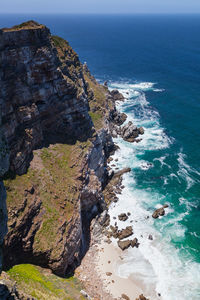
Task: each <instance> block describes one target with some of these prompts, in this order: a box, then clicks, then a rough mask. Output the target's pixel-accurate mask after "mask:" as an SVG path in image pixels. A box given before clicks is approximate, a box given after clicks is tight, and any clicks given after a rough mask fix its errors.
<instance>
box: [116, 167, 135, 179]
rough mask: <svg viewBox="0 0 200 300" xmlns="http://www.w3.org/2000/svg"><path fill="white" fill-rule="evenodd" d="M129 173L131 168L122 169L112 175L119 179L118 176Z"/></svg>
mask: <svg viewBox="0 0 200 300" xmlns="http://www.w3.org/2000/svg"><path fill="white" fill-rule="evenodd" d="M129 172H131V168H124V169H122V170H120V171H118V172H116V173H115V174H114V177H120V176H122V175H124V174H125V173H129Z"/></svg>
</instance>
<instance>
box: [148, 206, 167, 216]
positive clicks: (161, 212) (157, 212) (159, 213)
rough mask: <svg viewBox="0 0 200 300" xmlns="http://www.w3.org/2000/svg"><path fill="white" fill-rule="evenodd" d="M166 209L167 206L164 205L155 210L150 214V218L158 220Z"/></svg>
mask: <svg viewBox="0 0 200 300" xmlns="http://www.w3.org/2000/svg"><path fill="white" fill-rule="evenodd" d="M167 207H168V204H165V205H163V206H162V207H161V208H158V209H156V210H155V211H154V213H153V214H152V217H153V218H154V219H157V218H159V217H161V216H164V215H165V208H167Z"/></svg>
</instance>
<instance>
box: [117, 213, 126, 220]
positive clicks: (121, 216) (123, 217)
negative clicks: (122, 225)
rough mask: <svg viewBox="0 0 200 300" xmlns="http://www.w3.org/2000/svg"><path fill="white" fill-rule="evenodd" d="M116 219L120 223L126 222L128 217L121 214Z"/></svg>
mask: <svg viewBox="0 0 200 300" xmlns="http://www.w3.org/2000/svg"><path fill="white" fill-rule="evenodd" d="M118 219H119V220H120V221H126V220H127V219H128V216H127V214H125V213H122V214H120V215H119V216H118Z"/></svg>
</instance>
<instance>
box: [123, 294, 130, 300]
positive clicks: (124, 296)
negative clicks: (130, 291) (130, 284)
mask: <svg viewBox="0 0 200 300" xmlns="http://www.w3.org/2000/svg"><path fill="white" fill-rule="evenodd" d="M121 297H122V298H123V299H125V300H130V298H129V297H128V296H127V295H126V294H122V295H121Z"/></svg>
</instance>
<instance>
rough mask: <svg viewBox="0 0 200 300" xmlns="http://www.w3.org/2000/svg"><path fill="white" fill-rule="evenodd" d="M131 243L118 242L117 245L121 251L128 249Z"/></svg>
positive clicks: (127, 241)
mask: <svg viewBox="0 0 200 300" xmlns="http://www.w3.org/2000/svg"><path fill="white" fill-rule="evenodd" d="M131 243H132V241H131V240H126V241H118V242H117V244H118V246H119V248H120V249H122V250H123V251H124V250H126V249H128V248H129V247H130V246H131Z"/></svg>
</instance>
